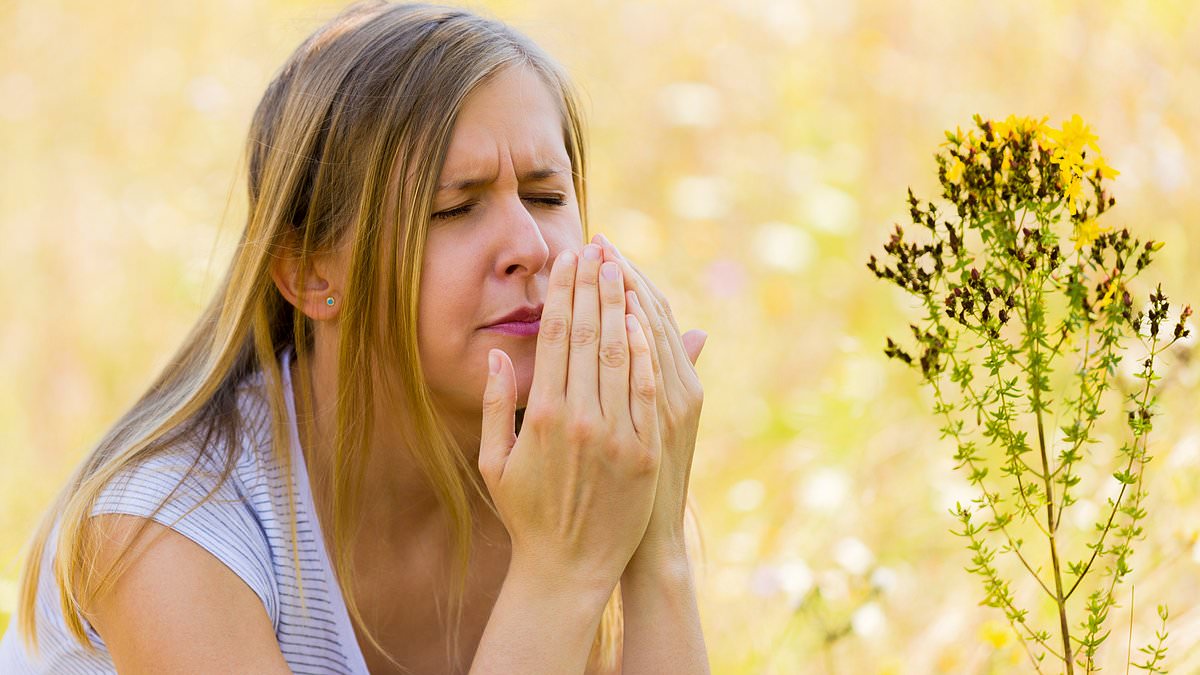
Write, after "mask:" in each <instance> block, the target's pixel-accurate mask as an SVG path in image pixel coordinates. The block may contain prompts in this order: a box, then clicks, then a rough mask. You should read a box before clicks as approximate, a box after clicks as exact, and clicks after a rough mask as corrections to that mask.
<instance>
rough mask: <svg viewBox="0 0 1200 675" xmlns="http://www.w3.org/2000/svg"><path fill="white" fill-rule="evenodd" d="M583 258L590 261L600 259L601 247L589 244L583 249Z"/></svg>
mask: <svg viewBox="0 0 1200 675" xmlns="http://www.w3.org/2000/svg"><path fill="white" fill-rule="evenodd" d="M583 257H584V258H586V259H588V260H599V259H600V247H599V246H596V245H595V244H588V245H587V246H584V247H583Z"/></svg>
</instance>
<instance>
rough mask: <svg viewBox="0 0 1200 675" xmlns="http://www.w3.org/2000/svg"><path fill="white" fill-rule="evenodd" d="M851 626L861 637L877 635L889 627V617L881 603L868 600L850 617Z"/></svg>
mask: <svg viewBox="0 0 1200 675" xmlns="http://www.w3.org/2000/svg"><path fill="white" fill-rule="evenodd" d="M850 628H851V629H852V630H853V631H854V633H855V634H856V635H859V636H860V637H867V638H869V637H876V636H878V635H880V634H881V633H883V631H884V630H885V629H886V628H887V617H886V616H885V615H884V613H883V608H882V607H880V606H879V603H877V602H868V603H867V604H865V605H863V606H862V607H859V608H858V610H857V611H856V612H854V614H853V615H852V616H851V617H850Z"/></svg>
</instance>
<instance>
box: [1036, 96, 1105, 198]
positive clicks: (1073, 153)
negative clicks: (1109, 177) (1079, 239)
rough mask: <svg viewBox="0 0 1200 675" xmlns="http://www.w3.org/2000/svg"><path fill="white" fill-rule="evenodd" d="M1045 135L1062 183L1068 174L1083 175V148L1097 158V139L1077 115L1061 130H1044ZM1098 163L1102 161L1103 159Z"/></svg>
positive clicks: (1098, 148)
mask: <svg viewBox="0 0 1200 675" xmlns="http://www.w3.org/2000/svg"><path fill="white" fill-rule="evenodd" d="M1046 135H1047V136H1048V137H1049V138H1050V141H1051V143H1050V147H1051V148H1052V149H1053V151H1054V152H1053V156H1052V157H1051V159H1052V160H1053V161H1054V163H1055V164H1058V165H1059V167H1061V168H1062V170H1063V182H1064V183H1068V182H1069V181H1068V180H1067V178H1066V174H1067V173H1068V172H1069V173H1073V174H1076V175H1080V176H1082V175H1083V153H1084V150H1085V148H1091V149H1092V150H1093V151H1095V154H1096V155H1097V156H1098V155H1099V154H1100V147H1099V146H1097V145H1096V141H1097V140H1099V139H1098V138H1097V137H1096V135H1095V134H1093V133H1092V128H1091V127H1089V126H1088V125H1086V124H1084V122H1083V119H1082V118H1081V117H1079V115H1075V116H1073V117H1071V119H1069V120H1067V121H1066V122H1063V126H1062V129H1061V130H1058V129H1053V128H1050V129H1046ZM1100 161H1103V159H1101V160H1100ZM1105 166H1108V165H1105ZM1110 169H1111V167H1110ZM1069 201H1070V200H1068V202H1069ZM1072 213H1074V211H1072Z"/></svg>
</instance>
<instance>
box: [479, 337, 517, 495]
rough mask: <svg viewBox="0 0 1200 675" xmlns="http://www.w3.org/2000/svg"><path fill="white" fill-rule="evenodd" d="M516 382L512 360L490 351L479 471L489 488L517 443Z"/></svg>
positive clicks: (498, 477) (498, 350)
mask: <svg viewBox="0 0 1200 675" xmlns="http://www.w3.org/2000/svg"><path fill="white" fill-rule="evenodd" d="M516 408H517V383H516V377H515V375H514V374H513V366H512V361H510V360H509V358H508V354H505V353H504V352H503V351H502V350H500V349H492V350H490V351H489V352H488V379H487V386H486V387H485V388H484V390H483V429H482V431H481V433H480V436H479V471H480V473H481V474H482V475H483V478H484V480H485V481H486V482H487V483H488V489H489V490H490V489H491V485H492V483H493V482H494V481H496V480H499V479H500V476H501V474H503V473H504V465H505V464H506V463H507V462H508V453H510V452H512V448H513V445H514V444H515V443H516V442H517V433H516V414H517V410H516Z"/></svg>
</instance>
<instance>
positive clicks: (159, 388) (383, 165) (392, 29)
mask: <svg viewBox="0 0 1200 675" xmlns="http://www.w3.org/2000/svg"><path fill="white" fill-rule="evenodd" d="M512 65H519V66H522V67H527V68H530V69H531V70H532V72H534V73H537V74H538V75H539V76H540V77H541V79H542V80H543V81H544V82H545V84H546V86H547V87H548V88H549V89H550V91H551V92H552V93H553V95H554V96H555V97H556V98H557V99H558V100H559V102H560V104H561V113H562V121H563V122H562V123H563V129H562V131H563V142H564V144H565V147H566V151H567V154H568V156H569V157H570V160H571V166H572V171H573V174H574V184H575V190H576V194H577V196H578V201H579V209H580V218H581V222H582V223H583V229H584V232H583V235H584V238H585V240H586V237H587V218H586V207H585V204H586V201H585V194H586V192H585V183H584V174H585V172H584V168H585V165H584V127H583V119H582V117H581V110H580V108H579V105H578V101H577V98H576V94H575V93H574V91H573V88H572V86H571V84H570V83H569V80H568V78H567V76H566V75H565V73H564V71H563V69H562V68H561V67H560V66H559V65H558V64H557V63H556V62H555V61H554V60H553V59H551V58H550V57H549V56H547V55H546V54H545V53H544V52H543V51H542V50H541V49H540V48H538V47H537V46H536V45H535V44H534V43H533V42H532V41H530V40H529V39H528V38H527V37H525V36H523V35H521V34H519V33H517V32H516V31H514V30H513V29H511V28H510V27H508V26H506V25H504V24H502V23H500V22H498V21H495V20H491V19H487V18H483V17H480V16H477V15H475V14H473V13H471V12H468V11H466V10H463V9H459V8H449V7H440V6H434V5H425V4H409V5H392V4H386V3H383V2H378V1H376V2H364V3H360V4H357V5H354V6H352V7H350V8H348V9H347V10H345V11H343V12H342V13H341V14H339V15H338V16H337V17H335V18H334V19H332V20H331V21H330V22H328V23H327V24H326V25H324V26H323V27H321V28H320V29H318V30H317V31H316V32H315V33H314V34H313V35H312V36H310V37H309V38H308V39H307V40H305V41H304V43H303V44H301V45H300V47H299V48H298V49H297V50H296V51H295V52H294V53H293V54H292V55H291V56H290V57H289V58H288V60H287V61H286V63H285V64H284V65H283V67H282V68H281V69H280V71H279V72H278V74H277V75H276V77H275V78H274V79H273V81H272V82H271V83H270V85H269V86H268V87H267V90H266V93H265V94H264V96H263V98H262V101H261V102H260V103H259V105H258V108H257V110H256V112H255V114H254V118H253V122H252V124H251V127H250V132H249V138H248V143H247V148H246V152H247V164H248V183H249V213H248V215H247V219H246V227H245V230H244V232H243V234H242V237H241V240H240V242H239V244H238V246H237V249H236V253H235V254H234V257H233V260H232V263H231V265H230V267H229V270H228V272H227V273H226V275H225V277H224V278H223V280H222V282H221V284H220V286H219V288H218V290H217V292H216V294H215V297H214V298H213V299H212V301H211V302H210V303H209V305H208V306H207V308H206V309H205V310H204V312H203V314H202V315H201V317H200V319H199V320H198V321H197V322H196V324H195V326H194V327H193V328H192V330H191V332H190V333H189V334H188V336H187V338H186V339H185V341H184V343H183V345H182V346H181V347H180V348H179V350H178V352H177V353H176V354H175V356H174V357H173V358H172V359H170V361H169V362H168V366H167V367H166V368H165V369H164V370H163V371H162V373H161V374H160V375H159V376H158V377H157V378H156V379H155V381H154V383H153V384H152V385H151V386H150V387H149V389H148V390H147V392H146V393H145V394H144V395H143V396H142V397H141V398H140V399H139V400H138V401H137V403H136V404H135V405H134V406H133V408H132V409H131V410H129V411H128V412H127V413H126V414H125V415H124V416H123V417H122V418H121V419H120V420H119V421H117V423H116V424H115V425H114V426H113V427H112V428H111V429H110V430H109V431H108V432H107V433H106V434H105V435H104V437H103V438H102V439H101V440H100V442H99V443H98V444H97V445H96V446H95V447H94V448H93V449H92V451H91V452H90V453H89V454H88V456H87V457H86V458H85V459H84V460H83V461H82V462H81V464H80V465H79V467H78V468H77V469H76V471H75V472H74V474H73V475H72V477H71V479H70V480H69V482H68V484H67V485H66V486H65V487H64V489H63V490H62V492H60V494H59V495H58V497H57V498H56V501H55V503H54V504H53V506H52V507H51V508H50V509H49V510H48V511H47V512H46V514H45V516H44V517H43V520H42V523H41V525H40V527H39V528H38V531H37V533H36V535H35V536H34V538H33V540H32V542H31V544H30V550H29V552H28V553H27V556H28V557H27V560H26V565H25V568H24V572H23V574H22V577H21V589H20V603H19V614H20V621H19V628H20V630H21V631H22V632H23V633H24V635H25V638H26V642H27V644H28V645H29V647H30V649H31V650H32V651H33V652H35V653H36V651H37V635H36V620H35V607H36V604H35V600H36V593H37V581H38V578H39V575H40V573H41V560H42V555H43V552H44V551H45V548H46V546H47V544H48V539H49V538H50V535H51V533H52V532H53V529H54V524H55V521H56V518H57V517H59V516H61V523H60V525H59V530H58V537H57V541H56V546H57V557H56V558H55V561H54V568H53V569H54V574H55V578H56V582H57V585H58V589H59V594H60V602H61V607H62V610H63V615H64V618H65V620H66V624H67V626H68V629H69V630H70V632H71V634H72V635H73V636H74V638H75V639H76V640H77V641H79V643H80V644H81V645H82V646H84V647H85V648H87V649H89V650H91V649H93V646H92V645H91V643H90V640H88V637H87V635H86V633H85V629H84V626H83V623H82V620H81V617H80V611H81V608H83V607H86V606H88V604H89V603H90V600H92V599H94V598H95V597H96V596H97V595H98V594H100V593H102V592H103V591H104V590H105V589H107V588H109V587H111V584H112V583H113V582H114V580H115V576H117V574H118V573H119V571H120V568H119V567H118V565H115V564H114V565H113V566H111V567H110V568H109V569H108V570H107V571H106V573H105V574H100V572H101V571H100V570H97V569H94V563H92V562H91V561H92V560H93V556H94V553H95V545H94V543H93V542H92V541H91V539H92V538H91V537H90V536H87V520H88V517H89V514H90V512H91V509H92V507H93V505H94V503H95V501H96V499H97V498H98V496H99V495H100V493H101V492H102V490H103V489H104V487H105V486H106V485H107V484H108V483H109V482H110V481H111V480H112V479H113V478H114V477H116V476H117V474H118V473H120V472H121V471H122V470H124V469H126V468H128V467H130V466H131V465H133V464H135V463H138V462H140V461H142V460H144V459H146V458H148V457H150V456H153V455H155V454H158V453H162V452H164V451H166V450H168V449H169V448H171V447H173V446H174V445H173V444H175V443H177V442H178V441H179V439H181V438H183V437H185V436H186V437H188V438H198V439H201V443H202V446H203V447H215V448H226V449H232V448H237V447H238V444H237V443H236V442H234V441H235V440H236V439H237V438H238V434H239V426H238V418H237V406H236V397H235V394H236V387H237V385H238V383H239V382H240V381H241V380H242V378H243V377H245V376H246V375H248V374H250V373H252V372H255V371H259V370H261V371H262V372H263V373H264V374H265V376H266V390H267V392H268V394H267V398H268V401H269V405H270V408H271V412H272V414H271V417H272V425H273V429H274V436H273V452H274V453H275V455H276V457H277V458H278V459H279V461H280V462H281V463H283V465H284V466H285V467H286V466H290V459H289V457H290V452H289V448H288V439H289V434H288V432H287V429H288V421H287V413H286V408H285V403H284V394H283V383H282V377H281V372H280V368H279V365H278V361H277V358H278V355H279V353H280V352H281V351H282V350H283V349H285V348H287V347H288V346H289V345H291V346H293V347H294V349H295V353H296V359H297V363H298V366H299V372H307V369H308V361H309V359H310V358H311V356H310V351H311V349H312V327H311V325H310V324H309V320H308V319H307V318H306V317H305V316H304V314H303V313H301V312H299V311H296V310H295V309H294V308H293V306H292V305H291V304H290V303H289V302H287V301H286V300H285V299H284V298H283V297H282V296H281V295H280V293H279V292H278V290H277V289H276V287H275V286H274V282H273V280H272V277H271V274H270V269H269V265H270V262H271V260H272V258H273V257H275V256H278V255H291V256H298V258H299V260H300V276H301V280H302V279H303V276H304V274H305V273H306V272H307V268H308V267H309V262H308V261H309V260H310V259H311V258H312V256H313V255H316V254H318V253H321V252H325V251H328V250H330V249H331V248H332V247H334V246H336V245H341V244H343V243H349V244H350V245H351V250H352V254H351V263H350V268H349V274H348V279H347V288H346V291H345V294H344V295H345V300H344V304H343V305H342V307H341V310H340V311H341V314H340V318H341V322H342V325H341V329H340V346H339V354H338V372H339V376H338V378H337V380H338V392H337V401H338V403H337V432H336V447H335V457H336V458H337V460H336V461H335V462H334V463H333V466H332V484H331V486H330V494H331V496H332V499H331V502H332V527H331V528H330V529H331V540H332V542H333V546H332V552H331V553H332V556H331V557H332V562H333V566H334V569H335V573H336V576H337V578H338V581H339V585H340V586H341V589H342V594H343V597H344V598H345V599H346V604H347V608H348V609H349V613H350V616H351V617H352V619H353V621H354V623H355V625H356V627H357V628H358V629H359V631H360V632H361V633H362V634H364V635H365V636H366V637H367V638H368V640H369V641H370V642H371V644H373V645H374V646H375V648H377V649H378V650H379V651H380V652H382V653H383V654H384V655H385V656H386V657H387V658H388V659H389V660H391V661H392V663H394V664H396V665H398V666H400V664H399V663H397V662H396V661H395V659H394V658H393V657H392V656H391V655H390V654H388V652H387V651H386V650H385V649H383V647H382V646H381V645H380V644H379V642H378V641H377V640H376V638H375V636H374V635H372V634H371V633H370V631H369V630H368V629H367V628H366V626H365V624H364V621H363V617H362V615H361V613H360V611H359V608H358V606H357V603H356V602H355V600H354V598H355V594H354V591H353V589H354V579H353V577H352V573H351V569H352V568H351V564H350V563H351V559H350V558H351V547H350V546H349V545H348V543H349V540H350V535H351V534H352V523H355V522H356V521H357V516H358V513H359V512H360V509H361V507H362V504H361V499H360V498H359V495H360V494H361V490H360V486H361V483H362V479H363V473H364V467H366V465H367V459H368V458H367V456H366V455H367V452H368V449H369V447H370V446H369V444H368V443H367V439H368V434H369V430H370V428H371V425H372V414H371V411H372V410H373V406H372V403H373V401H375V400H376V397H377V396H389V397H391V395H392V394H396V395H397V396H396V400H397V401H399V402H400V403H401V404H402V405H403V409H404V412H405V414H406V417H407V419H409V420H411V424H410V425H408V427H409V428H408V429H407V430H406V432H407V433H408V434H409V435H410V436H411V437H409V438H405V439H404V441H405V443H406V445H407V447H409V448H411V451H412V453H413V456H414V458H415V459H416V461H417V464H418V465H419V466H420V468H421V470H422V471H423V473H424V475H425V476H426V478H427V479H428V481H429V484H430V485H432V486H433V487H434V490H435V493H436V496H437V499H438V502H439V504H440V506H441V507H442V509H443V510H444V512H445V515H446V518H447V520H448V522H449V526H450V528H449V536H450V541H451V543H452V546H453V550H454V553H455V560H456V563H457V565H456V566H455V567H454V568H453V570H452V572H453V575H452V586H451V588H452V596H451V598H450V608H451V611H450V616H452V617H453V626H452V627H450V626H447V630H449V631H450V632H449V635H450V638H451V639H450V644H449V649H450V654H453V655H456V654H457V640H458V626H459V624H460V622H461V618H462V605H463V595H464V593H465V578H466V571H467V564H468V560H469V558H470V554H471V546H470V545H471V532H472V524H473V522H474V518H475V514H473V512H472V506H471V504H472V503H473V501H472V496H473V494H474V495H477V496H481V497H482V498H483V499H482V501H483V503H486V504H488V505H489V507H491V506H492V504H491V502H490V499H489V498H488V497H487V493H486V490H485V489H484V488H483V487H482V486H481V485H480V484H479V481H477V480H476V479H475V478H474V477H473V471H472V468H473V467H472V466H470V461H469V460H468V459H467V455H466V454H465V453H464V451H463V449H462V448H460V447H458V445H457V443H456V441H455V440H454V437H453V436H452V435H451V433H450V432H449V430H448V429H447V426H446V424H445V423H444V422H443V417H442V416H441V415H440V414H439V412H438V410H437V408H436V407H435V405H434V400H433V398H432V396H431V393H430V391H429V389H428V387H427V386H426V384H425V377H424V374H423V372H422V369H421V361H420V358H419V356H418V350H417V337H416V325H417V299H418V295H419V291H420V274H421V266H422V260H423V254H424V243H425V236H426V230H427V227H428V221H429V214H430V212H431V210H432V202H433V194H434V191H435V187H436V183H437V179H438V176H439V172H440V170H441V166H442V163H443V161H444V159H445V155H446V151H447V147H448V145H449V140H450V137H451V132H452V130H453V126H454V121H455V118H456V115H457V113H458V111H459V109H460V108H461V106H462V103H463V100H464V99H465V98H466V96H467V95H468V94H469V93H470V92H471V91H472V90H473V89H474V88H475V87H477V86H479V85H480V83H481V82H483V81H484V80H486V79H487V78H488V77H490V76H491V75H493V74H495V73H496V72H498V71H499V70H500V69H502V68H505V67H507V66H512ZM389 188H391V189H389ZM300 287H303V282H302V281H301V284H300ZM383 326H386V327H389V328H388V329H385V330H381V327H383ZM390 327H396V329H397V330H396V331H395V332H393V331H392V330H391V329H390ZM380 363H386V364H389V366H390V365H391V364H395V368H397V369H398V372H396V373H395V378H394V386H395V388H397V389H398V391H396V392H392V391H384V392H378V391H374V389H375V387H374V386H373V384H372V382H373V378H372V377H371V373H372V371H373V366H374V364H380ZM297 380H298V382H299V384H300V387H299V389H300V392H299V398H300V399H301V400H303V401H310V400H311V395H312V392H311V391H310V388H309V386H308V380H307V378H303V377H302V378H297ZM386 388H387V389H388V390H390V389H392V388H393V386H392V385H388V386H387V387H386ZM222 459H223V460H224V470H223V473H222V475H221V478H220V481H223V480H225V479H227V478H228V477H229V475H230V474H231V473H232V471H233V469H234V467H235V461H236V457H235V453H234V452H232V451H231V450H230V451H228V452H226V456H224V457H223V458H222ZM193 468H195V467H194V466H193ZM189 473H190V472H189ZM289 475H290V474H289ZM185 480H186V477H185ZM289 480H290V479H289ZM220 481H219V482H220ZM293 508H294V505H293ZM493 508H494V507H493ZM294 521H295V518H294V510H293V518H292V528H293V533H294V531H295V530H294V528H295V522H294ZM148 523H149V521H146V523H144V524H143V528H144V526H145V525H147V524H148ZM294 541H295V538H294V537H293V542H294ZM293 555H296V552H295V550H293ZM121 558H124V556H121ZM117 562H118V563H119V562H120V560H118V561H117ZM618 597H619V596H618V594H617V593H616V592H614V595H613V598H612V599H611V600H610V602H609V604H608V607H606V608H605V612H604V618H603V620H602V621H601V627H600V630H599V632H598V635H597V638H596V642H595V643H594V645H593V653H592V657H593V658H592V660H593V661H597V662H598V663H600V664H601V665H602V666H603V667H606V668H611V667H612V665H613V662H614V660H615V658H616V654H617V650H618V649H619V645H618V640H619V632H620V609H619V604H618ZM451 660H452V661H454V662H455V663H454V666H455V667H458V666H459V664H458V663H457V662H456V658H455V657H454V656H451Z"/></svg>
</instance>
